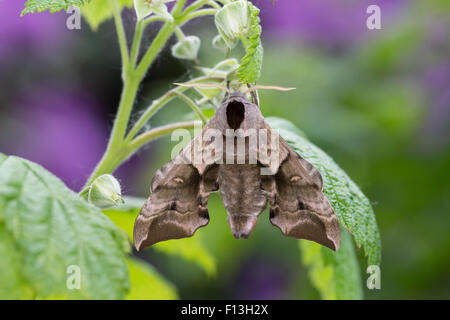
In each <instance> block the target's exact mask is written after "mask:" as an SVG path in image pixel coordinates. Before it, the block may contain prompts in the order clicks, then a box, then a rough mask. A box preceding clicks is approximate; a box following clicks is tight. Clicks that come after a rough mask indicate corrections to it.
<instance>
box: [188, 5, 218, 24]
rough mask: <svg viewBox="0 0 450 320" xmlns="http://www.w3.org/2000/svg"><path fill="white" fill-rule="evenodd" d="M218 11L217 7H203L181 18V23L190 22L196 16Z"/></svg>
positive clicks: (213, 13)
mask: <svg viewBox="0 0 450 320" xmlns="http://www.w3.org/2000/svg"><path fill="white" fill-rule="evenodd" d="M216 13H217V9H202V10H198V11H194V12H192V13H190V14H188V15H186V16H184V17H182V18H180V20H179V25H183V24H185V23H186V22H188V21H190V20H192V19H194V18H198V17H202V16H207V15H215V14H216Z"/></svg>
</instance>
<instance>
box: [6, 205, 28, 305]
mask: <svg viewBox="0 0 450 320" xmlns="http://www.w3.org/2000/svg"><path fill="white" fill-rule="evenodd" d="M1 211H2V208H1V206H0V215H1ZM0 257H1V259H0V270H1V272H0V300H18V299H31V298H33V292H32V290H31V288H30V287H29V286H28V285H27V284H26V282H25V281H24V279H23V278H22V275H21V274H20V272H19V270H20V266H21V257H20V254H19V253H18V252H17V248H16V246H15V244H14V240H13V239H12V237H11V235H10V233H9V232H8V231H7V230H6V228H5V224H4V223H3V222H0Z"/></svg>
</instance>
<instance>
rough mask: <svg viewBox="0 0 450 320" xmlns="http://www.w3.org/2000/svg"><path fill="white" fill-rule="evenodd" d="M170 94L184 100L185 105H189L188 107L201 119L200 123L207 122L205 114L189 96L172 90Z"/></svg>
mask: <svg viewBox="0 0 450 320" xmlns="http://www.w3.org/2000/svg"><path fill="white" fill-rule="evenodd" d="M172 94H173V95H175V96H177V97H178V98H180V99H181V100H183V101H184V102H186V104H187V105H189V107H191V109H192V110H193V111H194V112H195V113H196V114H197V116H198V117H199V118H200V119H201V120H202V123H203V124H205V123H206V122H208V118H207V117H206V116H205V114H204V113H203V112H202V110H200V108H199V107H197V105H196V104H195V102H194V101H192V99H191V98H189V97H188V96H186V95H185V94H183V93H181V92H178V91H172Z"/></svg>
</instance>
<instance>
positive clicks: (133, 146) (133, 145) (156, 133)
mask: <svg viewBox="0 0 450 320" xmlns="http://www.w3.org/2000/svg"><path fill="white" fill-rule="evenodd" d="M201 125H202V123H201V121H198V120H197V121H186V122H177V123H172V124H169V125H165V126H161V127H158V128H155V129H151V130H149V131H146V132H144V133H141V134H140V135H138V136H137V137H136V138H134V139H133V140H131V141H130V142H129V143H128V144H127V152H126V153H125V154H124V158H123V159H122V160H121V161H123V160H125V159H126V158H128V157H130V156H131V155H133V154H134V153H135V152H136V151H137V150H138V149H139V148H141V147H142V146H143V145H145V144H146V143H148V142H150V141H151V140H153V139H156V138H158V137H161V136H164V135H166V134H169V133H171V132H172V131H174V130H176V129H193V128H195V127H196V126H200V127H201Z"/></svg>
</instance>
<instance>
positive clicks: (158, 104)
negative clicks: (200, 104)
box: [125, 76, 224, 142]
mask: <svg viewBox="0 0 450 320" xmlns="http://www.w3.org/2000/svg"><path fill="white" fill-rule="evenodd" d="M207 80H217V81H223V80H224V78H218V77H207V76H204V77H198V78H195V79H192V80H191V81H188V82H187V83H198V82H203V81H207ZM187 89H189V88H187V87H177V88H174V89H172V90H170V91H168V92H166V93H165V94H164V95H162V96H161V97H160V98H158V99H156V100H153V102H152V104H151V105H150V106H149V107H148V108H147V110H145V112H144V113H143V114H142V115H141V117H140V118H139V120H138V121H137V122H136V123H135V124H134V126H133V128H131V130H130V132H129V133H128V135H127V137H126V138H125V141H126V142H129V141H130V140H131V139H133V138H134V136H135V135H136V134H137V133H138V132H139V131H140V130H141V129H142V127H143V126H144V125H145V124H146V123H147V121H148V120H150V118H151V117H152V116H153V115H154V114H155V113H156V112H157V111H158V110H159V109H161V108H162V107H163V106H164V105H166V104H167V103H169V102H170V101H171V100H172V99H173V98H174V95H173V92H174V91H175V92H180V93H181V92H184V91H185V90H187Z"/></svg>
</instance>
